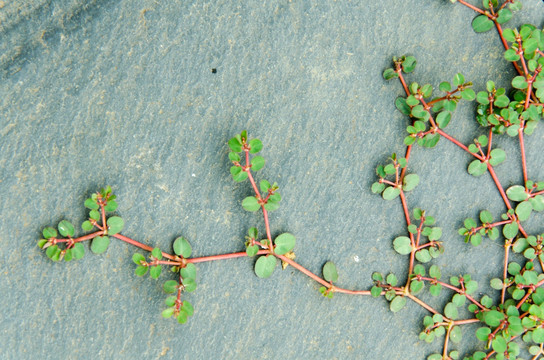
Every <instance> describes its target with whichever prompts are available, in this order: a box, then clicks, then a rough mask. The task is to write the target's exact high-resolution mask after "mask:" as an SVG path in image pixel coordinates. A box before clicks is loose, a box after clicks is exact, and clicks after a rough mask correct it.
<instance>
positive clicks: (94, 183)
mask: <svg viewBox="0 0 544 360" xmlns="http://www.w3.org/2000/svg"><path fill="white" fill-rule="evenodd" d="M0 4H2V5H3V7H1V8H0V20H1V22H0V49H1V50H2V54H1V56H0V71H1V76H2V80H1V82H0V93H1V94H2V96H1V97H0V134H1V143H0V154H1V155H0V199H2V206H1V207H0V214H1V216H0V228H1V229H2V231H1V232H0V259H1V260H2V264H3V271H2V272H1V275H0V289H2V294H3V295H2V297H0V307H1V308H2V309H3V310H2V325H3V326H2V328H1V329H0V354H1V356H0V357H1V358H3V359H38V358H39V359H96V358H101V359H133V358H143V359H158V358H166V359H169V358H172V359H173V358H184V359H219V358H221V359H280V358H281V359H301V358H315V359H422V358H425V357H426V356H427V355H428V354H430V353H432V352H434V351H440V350H441V344H440V343H439V342H435V343H433V344H431V345H427V344H426V343H424V342H421V341H419V340H418V333H419V331H421V328H422V318H423V316H424V315H425V314H426V312H425V311H424V310H423V309H421V308H420V307H418V306H417V305H416V304H414V303H409V305H408V306H407V308H406V309H404V310H403V311H401V312H399V313H396V314H393V313H391V312H390V311H389V308H388V304H387V303H386V301H384V300H383V299H377V300H376V299H372V298H368V297H353V296H342V295H337V296H336V297H335V298H334V299H333V300H332V301H331V300H327V299H325V298H323V297H322V296H320V295H319V293H318V285H317V284H316V283H314V282H312V281H310V280H309V279H308V278H307V277H305V276H303V275H302V274H300V273H299V272H297V271H296V270H294V269H292V268H288V269H287V270H285V271H276V272H275V273H274V274H273V276H272V277H271V278H270V279H267V280H261V279H258V278H257V277H256V276H255V275H254V273H253V270H252V267H253V261H252V260H249V259H237V260H229V261H222V262H214V263H205V264H201V265H199V266H198V284H199V286H198V289H197V291H196V292H194V293H191V294H188V295H187V299H188V300H190V301H191V302H192V303H193V305H194V307H195V309H196V312H195V315H194V316H193V317H192V318H191V319H190V321H189V322H188V324H186V325H183V326H180V325H177V324H176V323H175V322H174V321H167V320H163V319H162V318H161V316H160V312H161V311H162V309H163V308H164V304H163V301H164V299H165V298H166V295H165V294H164V293H163V292H162V282H163V281H164V280H166V279H168V275H167V274H166V275H164V274H163V275H162V277H161V280H160V281H153V280H150V279H149V278H148V277H146V278H138V277H136V276H134V275H133V271H134V264H133V263H132V261H131V256H132V254H133V253H134V252H135V249H133V248H129V247H128V246H126V245H125V244H123V243H120V242H114V243H112V245H111V246H110V248H109V249H108V251H107V253H106V254H104V255H101V256H96V255H93V254H91V253H90V252H88V254H87V255H86V256H85V258H84V259H82V260H80V261H75V262H70V263H53V262H51V261H49V259H47V257H46V256H45V255H44V254H43V252H42V251H40V250H39V249H38V248H37V246H36V242H37V240H38V239H39V238H40V233H41V230H42V229H43V228H44V227H45V226H49V225H55V224H57V223H58V222H59V221H60V220H62V219H68V220H70V221H73V222H74V223H76V224H80V223H81V222H82V221H83V220H84V219H85V217H86V216H87V215H86V211H85V209H84V208H83V206H82V205H83V201H84V199H85V198H86V197H88V196H89V195H90V194H91V193H93V192H94V191H96V190H97V189H98V188H100V187H102V186H105V185H111V186H112V187H113V189H114V191H115V193H116V194H117V195H118V198H119V209H118V211H117V214H118V215H120V216H122V217H123V218H124V219H125V220H126V226H125V229H124V231H123V233H124V234H126V235H127V236H131V237H133V238H135V239H137V240H139V241H142V242H144V243H146V244H150V245H152V246H159V247H161V248H164V249H169V247H170V246H171V243H172V241H173V239H175V238H176V237H177V236H179V235H183V236H185V237H186V238H188V239H189V240H190V242H191V243H192V245H193V255H194V256H204V255H211V254H221V253H227V252H234V251H242V250H243V249H244V246H243V236H244V235H245V233H246V231H247V229H248V228H249V227H251V226H258V227H259V228H260V229H261V230H262V229H263V226H264V225H263V221H262V219H261V218H260V217H259V216H258V215H256V214H253V213H247V212H245V211H244V210H243V209H242V207H241V205H240V203H241V200H242V199H243V198H244V197H245V196H248V195H250V194H251V189H250V187H249V185H248V183H242V184H235V183H234V182H233V181H232V179H231V177H230V174H229V167H230V164H229V161H228V155H227V154H228V147H227V145H226V142H227V141H228V139H229V138H230V137H232V136H233V135H234V134H236V133H238V132H240V131H241V130H243V129H247V130H248V131H249V132H250V134H251V135H252V136H255V137H258V138H260V139H261V140H262V141H263V143H264V144H265V148H264V150H263V155H264V156H265V158H266V159H267V164H266V167H265V168H264V169H263V170H262V171H261V172H260V173H259V179H262V178H266V179H268V180H270V181H277V182H278V184H279V185H280V188H281V194H282V196H283V201H282V207H281V208H280V210H278V211H276V212H274V213H272V214H271V217H270V220H271V227H272V232H273V234H279V233H281V232H285V231H289V232H291V233H293V234H295V236H296V237H297V245H296V254H297V261H299V262H300V263H301V264H303V265H304V266H306V267H307V268H308V269H309V270H311V271H313V272H316V273H319V272H320V269H321V267H322V265H323V264H324V263H325V262H326V261H327V260H331V261H334V262H335V263H336V265H337V267H338V269H339V274H340V279H339V285H340V286H344V287H347V288H355V289H368V288H369V287H370V285H371V280H370V275H371V274H372V272H374V271H381V272H384V273H389V272H395V273H397V274H399V276H400V274H402V273H403V271H404V269H406V266H407V259H406V257H402V256H399V255H396V254H395V252H394V251H393V249H392V246H391V242H392V239H394V238H395V237H396V236H398V235H401V234H404V233H405V232H406V230H405V226H404V220H403V215H402V209H401V207H400V204H399V203H398V202H385V201H383V200H382V199H381V198H380V197H378V196H376V195H373V194H372V193H371V192H370V185H371V184H372V182H373V181H374V180H375V175H374V171H375V167H376V165H378V164H380V163H382V162H383V161H385V159H386V158H387V156H388V155H389V154H391V153H392V152H399V153H402V152H403V151H404V146H403V145H402V139H403V137H404V130H403V129H404V127H405V126H406V124H407V119H406V118H404V117H403V116H402V115H401V114H400V113H399V112H398V111H396V110H395V106H394V101H395V98H396V97H397V96H399V95H402V93H403V92H402V88H401V86H400V85H399V84H398V83H397V82H386V81H384V80H383V79H382V75H381V74H382V71H383V70H384V69H385V68H386V67H388V66H390V61H391V58H392V56H394V55H402V54H412V55H414V56H416V57H417V59H418V61H419V63H418V67H417V69H416V71H415V73H414V74H413V75H410V76H409V80H410V81H418V82H420V83H427V82H428V83H431V84H432V85H433V86H435V87H438V84H439V82H440V81H442V80H451V79H452V77H453V76H454V75H455V74H456V73H457V72H462V73H463V74H465V76H466V78H467V79H470V80H472V81H473V82H474V83H475V89H476V90H477V91H479V90H482V89H483V88H484V85H485V81H486V80H489V79H493V80H495V81H496V82H497V83H498V84H499V85H501V86H506V85H507V81H508V79H509V77H510V76H511V75H512V74H513V71H512V69H511V68H510V66H509V64H507V63H506V62H505V61H503V60H502V53H503V51H502V48H501V44H500V41H499V40H498V37H497V35H496V33H495V32H493V31H492V32H489V33H486V34H475V33H474V32H473V31H472V29H471V27H470V22H471V20H472V18H473V17H474V14H473V12H471V11H470V10H469V9H466V8H464V7H462V6H458V5H454V4H451V3H450V2H449V1H430V0H426V1H415V0H407V1H402V2H400V1H397V2H392V1H382V2H369V1H366V2H356V1H342V2H324V1H323V2H309V1H275V2H264V3H263V2H261V1H253V0H252V1H239V2H238V1H179V2H172V1H164V2H157V1H143V0H142V1H120V2H114V1H93V2H88V1H76V0H72V1H70V0H64V1H55V2H50V1H41V2H40V1H35V2H31V1H16V2H5V3H4V2H1V1H0ZM524 6H525V9H524V10H523V11H522V12H521V13H519V14H517V15H516V18H515V19H514V20H513V21H512V24H521V23H524V22H532V23H535V24H536V25H538V26H542V24H543V20H542V19H543V18H542V14H543V10H544V4H543V3H542V1H536V0H533V1H525V4H524ZM212 69H216V73H213V72H212V71H211V70H212ZM473 113H474V105H472V104H464V105H462V106H460V108H459V110H458V111H457V112H456V114H455V116H454V119H453V121H452V124H451V125H450V128H449V130H448V131H449V132H450V133H451V134H452V135H455V136H456V137H458V138H459V139H460V140H462V141H463V142H465V143H467V142H469V141H471V139H472V138H473V137H474V136H475V135H479V134H481V133H482V132H481V130H480V129H479V128H478V127H477V125H476V123H475V121H474V120H473ZM543 136H544V135H543V132H542V129H539V130H538V131H537V132H536V133H535V134H534V135H533V136H532V137H530V138H529V139H528V140H527V143H528V144H527V146H528V148H529V149H530V151H529V152H528V163H529V167H530V169H531V173H530V175H531V178H535V179H542V178H543V177H544V170H543V169H544V167H543V166H542V165H543V163H542V161H543V160H542V157H540V156H538V149H539V148H540V144H542V141H543V140H544V139H543ZM498 141H499V143H500V145H501V146H502V147H503V148H504V149H506V150H507V151H508V152H509V154H512V155H509V157H508V160H507V162H506V164H505V165H502V166H501V167H499V168H498V169H497V172H498V175H499V177H500V178H501V181H503V184H505V185H506V186H507V185H508V184H513V183H518V182H519V181H520V179H521V178H522V177H521V172H520V168H519V165H518V164H519V152H518V150H517V149H518V147H517V145H516V143H515V141H514V140H512V139H500V140H498ZM415 150H416V151H414V153H413V158H412V163H411V165H410V170H411V171H413V172H416V173H418V174H420V177H421V185H420V186H419V187H418V188H417V189H416V190H415V191H413V193H412V194H410V197H409V199H408V203H409V206H410V207H415V206H419V207H422V208H425V209H427V210H428V212H430V213H431V214H432V215H434V216H435V217H436V218H437V220H438V225H439V226H441V227H442V228H443V229H444V236H443V240H444V243H445V248H446V253H445V255H444V256H443V257H442V258H440V259H438V260H437V261H436V263H437V264H438V265H440V267H441V269H442V272H443V274H444V275H446V276H449V275H455V274H460V273H466V272H470V273H472V274H473V275H474V277H475V279H477V280H478V281H479V282H480V283H481V284H482V285H483V290H482V291H485V290H488V289H487V288H486V286H485V284H487V283H488V281H489V279H490V278H491V277H493V276H496V274H499V273H500V271H501V266H502V265H501V256H502V255H501V254H502V250H501V247H500V245H499V244H498V243H492V242H490V241H485V242H484V243H483V244H482V245H481V246H480V247H478V248H472V247H470V246H467V245H465V244H464V243H463V239H462V238H460V237H459V236H458V235H457V234H456V229H457V228H458V227H459V226H460V224H461V222H462V219H464V218H465V217H467V216H476V214H478V212H479V211H480V210H482V209H484V208H488V209H490V210H491V211H492V212H493V213H494V214H496V215H497V214H500V212H501V211H504V208H503V206H502V203H501V200H500V197H499V196H498V193H497V192H496V190H495V188H494V186H493V183H492V182H491V180H490V179H489V178H488V177H487V178H486V177H482V178H477V179H476V178H473V177H471V176H470V175H468V174H467V173H466V171H465V169H466V166H467V164H468V162H469V158H468V157H467V156H466V155H465V154H463V153H462V152H461V151H459V150H458V149H457V148H456V147H455V146H453V145H452V144H451V143H448V142H446V141H441V142H440V143H439V145H438V146H437V147H436V148H435V149H433V150H422V149H419V148H417V149H415ZM539 222H540V220H538V221H537V222H535V223H534V224H533V225H534V231H541V230H540V228H539ZM484 254H485V255H487V257H486V258H485V259H486V260H485V261H482V259H483V255H484ZM401 278H402V276H401ZM403 280H404V279H403ZM426 299H427V300H428V301H429V302H430V304H431V305H433V306H436V307H437V308H441V307H442V306H443V305H444V304H445V302H446V301H447V298H446V297H441V298H438V299H431V298H430V297H428V298H426ZM465 315H466V314H465ZM476 328H477V326H467V327H466V328H464V332H465V339H467V341H466V342H465V341H464V342H463V346H461V347H460V350H461V352H462V353H464V352H465V351H468V350H471V349H474V346H480V345H478V344H475V343H474V342H473V341H472V340H470V338H471V334H472V332H473V331H474V330H475V329H476Z"/></svg>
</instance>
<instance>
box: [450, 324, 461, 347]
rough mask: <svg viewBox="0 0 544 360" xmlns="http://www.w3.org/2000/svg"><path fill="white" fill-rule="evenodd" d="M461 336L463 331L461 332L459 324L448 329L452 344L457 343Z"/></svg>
mask: <svg viewBox="0 0 544 360" xmlns="http://www.w3.org/2000/svg"><path fill="white" fill-rule="evenodd" d="M462 338H463V333H462V332H461V328H460V327H459V326H454V327H452V328H451V330H450V340H451V341H452V342H453V343H454V344H459V343H460V342H461V339H462Z"/></svg>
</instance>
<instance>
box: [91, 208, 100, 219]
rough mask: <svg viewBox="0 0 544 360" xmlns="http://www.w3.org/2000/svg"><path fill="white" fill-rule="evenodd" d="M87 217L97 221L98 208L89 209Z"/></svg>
mask: <svg viewBox="0 0 544 360" xmlns="http://www.w3.org/2000/svg"><path fill="white" fill-rule="evenodd" d="M89 217H90V218H91V219H93V220H94V221H98V220H100V212H98V210H91V211H89Z"/></svg>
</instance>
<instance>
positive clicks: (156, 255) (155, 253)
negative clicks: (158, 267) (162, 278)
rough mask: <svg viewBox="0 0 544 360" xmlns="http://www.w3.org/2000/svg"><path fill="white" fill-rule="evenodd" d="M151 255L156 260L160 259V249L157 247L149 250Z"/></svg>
mask: <svg viewBox="0 0 544 360" xmlns="http://www.w3.org/2000/svg"><path fill="white" fill-rule="evenodd" d="M151 256H153V257H154V258H155V259H157V260H161V259H162V251H161V249H159V248H154V249H153V250H152V251H151Z"/></svg>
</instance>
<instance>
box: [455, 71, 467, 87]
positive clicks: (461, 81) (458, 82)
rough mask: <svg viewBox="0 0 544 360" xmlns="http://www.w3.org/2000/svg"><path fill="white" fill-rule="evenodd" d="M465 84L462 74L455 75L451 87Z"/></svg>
mask: <svg viewBox="0 0 544 360" xmlns="http://www.w3.org/2000/svg"><path fill="white" fill-rule="evenodd" d="M464 83H465V77H464V76H463V74H461V73H457V74H455V76H454V77H453V86H456V87H457V86H460V85H463V84H464Z"/></svg>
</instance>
